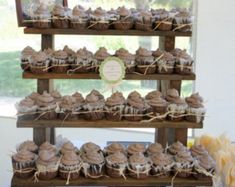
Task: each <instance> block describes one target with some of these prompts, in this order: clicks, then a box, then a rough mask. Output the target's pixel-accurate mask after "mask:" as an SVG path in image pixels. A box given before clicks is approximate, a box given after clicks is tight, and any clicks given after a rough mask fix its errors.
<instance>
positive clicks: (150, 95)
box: [145, 91, 162, 100]
mask: <svg viewBox="0 0 235 187" xmlns="http://www.w3.org/2000/svg"><path fill="white" fill-rule="evenodd" d="M158 97H162V93H161V92H160V91H152V92H149V93H148V94H147V95H146V96H145V99H146V100H151V99H154V98H158Z"/></svg>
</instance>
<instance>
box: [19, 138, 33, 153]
mask: <svg viewBox="0 0 235 187" xmlns="http://www.w3.org/2000/svg"><path fill="white" fill-rule="evenodd" d="M17 150H18V151H21V150H26V151H30V152H32V153H35V154H37V153H38V146H37V145H36V144H35V143H34V142H33V141H30V140H27V141H25V142H23V143H21V144H20V145H19V147H18V149H17Z"/></svg>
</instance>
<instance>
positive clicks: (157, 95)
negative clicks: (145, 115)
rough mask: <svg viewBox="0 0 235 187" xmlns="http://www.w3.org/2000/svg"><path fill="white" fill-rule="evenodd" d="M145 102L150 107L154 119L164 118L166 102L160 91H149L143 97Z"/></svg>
mask: <svg viewBox="0 0 235 187" xmlns="http://www.w3.org/2000/svg"><path fill="white" fill-rule="evenodd" d="M145 99H146V101H147V103H148V104H149V106H150V107H151V108H152V111H153V114H154V116H155V117H156V119H155V120H164V119H165V118H166V116H164V115H165V114H166V112H167V106H168V102H167V101H166V100H165V99H164V98H163V96H162V93H161V92H159V91H153V92H150V93H149V94H148V95H147V96H146V97H145Z"/></svg>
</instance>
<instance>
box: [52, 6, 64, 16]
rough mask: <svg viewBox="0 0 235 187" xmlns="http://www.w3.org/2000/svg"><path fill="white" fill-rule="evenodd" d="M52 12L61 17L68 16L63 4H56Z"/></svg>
mask: <svg viewBox="0 0 235 187" xmlns="http://www.w3.org/2000/svg"><path fill="white" fill-rule="evenodd" d="M52 13H53V15H54V16H60V17H65V16H66V11H65V8H64V7H63V6H62V5H61V4H56V5H55V7H54V9H53V11H52Z"/></svg>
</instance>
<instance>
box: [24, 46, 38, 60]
mask: <svg viewBox="0 0 235 187" xmlns="http://www.w3.org/2000/svg"><path fill="white" fill-rule="evenodd" d="M34 53H36V51H35V50H34V49H33V48H32V47H29V46H27V47H25V48H24V49H23V51H22V52H21V56H22V58H29V57H30V56H32V55H33V54H34Z"/></svg>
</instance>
